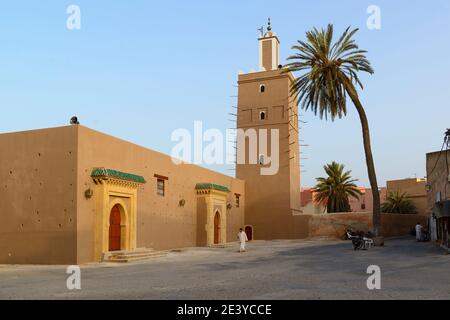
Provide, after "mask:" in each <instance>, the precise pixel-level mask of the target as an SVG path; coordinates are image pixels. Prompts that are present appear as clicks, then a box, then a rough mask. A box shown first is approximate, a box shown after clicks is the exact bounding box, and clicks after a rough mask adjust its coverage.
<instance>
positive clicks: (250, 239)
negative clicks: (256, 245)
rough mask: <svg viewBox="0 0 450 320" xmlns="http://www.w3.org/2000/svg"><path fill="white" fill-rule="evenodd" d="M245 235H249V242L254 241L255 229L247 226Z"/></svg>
mask: <svg viewBox="0 0 450 320" xmlns="http://www.w3.org/2000/svg"><path fill="white" fill-rule="evenodd" d="M245 234H246V235H247V239H248V241H252V240H253V227H252V226H245Z"/></svg>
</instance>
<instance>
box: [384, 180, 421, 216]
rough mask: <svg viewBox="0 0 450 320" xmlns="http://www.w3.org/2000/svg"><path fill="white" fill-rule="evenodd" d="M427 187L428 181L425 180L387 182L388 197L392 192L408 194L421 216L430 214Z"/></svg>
mask: <svg viewBox="0 0 450 320" xmlns="http://www.w3.org/2000/svg"><path fill="white" fill-rule="evenodd" d="M426 185H427V181H425V180H423V179H403V180H391V181H387V182H386V186H387V194H388V195H389V193H390V192H396V191H397V190H398V191H400V192H401V193H403V192H406V193H407V194H408V196H409V197H410V200H411V202H412V203H413V204H414V205H415V207H416V209H417V213H418V214H421V215H429V213H430V211H429V209H428V204H427V192H426V190H425V186H426Z"/></svg>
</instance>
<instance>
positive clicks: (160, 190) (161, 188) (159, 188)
mask: <svg viewBox="0 0 450 320" xmlns="http://www.w3.org/2000/svg"><path fill="white" fill-rule="evenodd" d="M156 192H157V194H158V196H162V197H164V195H165V180H163V179H158V180H157V185H156Z"/></svg>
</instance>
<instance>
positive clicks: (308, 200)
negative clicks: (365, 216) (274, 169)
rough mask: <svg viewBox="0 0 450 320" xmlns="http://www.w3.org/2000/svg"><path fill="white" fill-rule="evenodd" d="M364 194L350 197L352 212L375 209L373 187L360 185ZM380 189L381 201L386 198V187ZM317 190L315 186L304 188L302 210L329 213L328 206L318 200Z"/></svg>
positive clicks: (313, 212)
mask: <svg viewBox="0 0 450 320" xmlns="http://www.w3.org/2000/svg"><path fill="white" fill-rule="evenodd" d="M358 188H359V190H360V191H361V193H362V195H361V196H359V198H357V199H356V198H353V197H350V198H349V203H350V208H351V212H372V211H373V197H372V189H370V188H365V187H358ZM379 190H380V199H381V202H384V201H385V200H386V188H385V187H382V188H380V189H379ZM316 197H317V196H316V192H315V191H314V188H302V191H301V197H300V198H301V205H302V211H303V213H305V214H317V213H327V208H326V206H323V205H321V204H320V203H319V202H318V201H317V200H316Z"/></svg>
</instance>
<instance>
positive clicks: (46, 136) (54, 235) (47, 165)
mask: <svg viewBox="0 0 450 320" xmlns="http://www.w3.org/2000/svg"><path fill="white" fill-rule="evenodd" d="M0 150H1V153H0V183H1V185H0V216H1V218H2V222H1V223H0V264H74V263H76V260H77V259H76V237H77V235H76V225H77V220H76V219H77V217H76V188H77V185H76V172H75V170H76V157H77V148H76V128H75V127H62V128H53V129H42V130H33V131H25V132H16V133H7V134H0Z"/></svg>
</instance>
